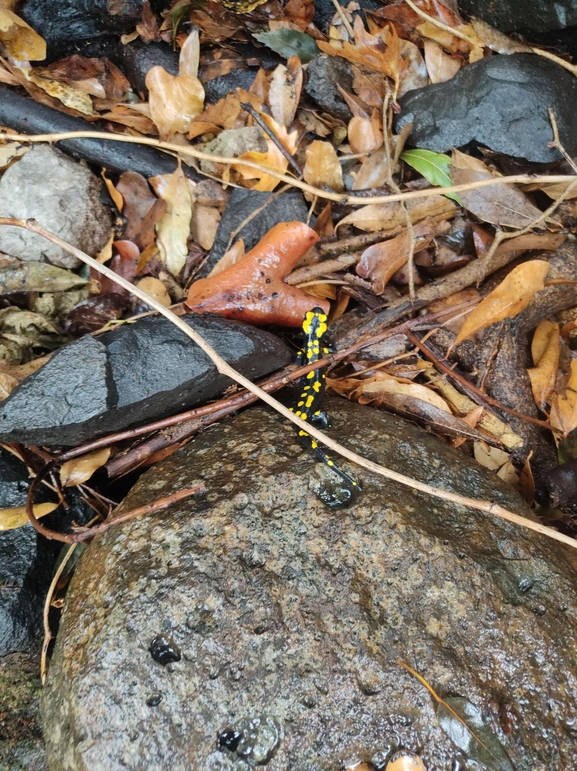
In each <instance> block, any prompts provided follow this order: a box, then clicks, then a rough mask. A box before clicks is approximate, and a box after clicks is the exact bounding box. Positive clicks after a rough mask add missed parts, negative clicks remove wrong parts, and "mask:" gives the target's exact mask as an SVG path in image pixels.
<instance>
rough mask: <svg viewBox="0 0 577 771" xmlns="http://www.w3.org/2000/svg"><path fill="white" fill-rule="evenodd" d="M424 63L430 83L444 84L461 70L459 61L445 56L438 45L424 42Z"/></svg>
mask: <svg viewBox="0 0 577 771" xmlns="http://www.w3.org/2000/svg"><path fill="white" fill-rule="evenodd" d="M425 63H426V65H427V72H428V73H429V78H430V80H431V83H445V81H447V80H451V78H452V77H454V76H455V75H456V74H457V73H458V72H459V70H460V69H461V63H462V62H461V60H460V59H457V58H453V57H452V56H449V55H448V54H446V53H445V52H444V51H443V49H442V48H441V46H440V45H439V44H438V43H435V42H433V41H432V40H425Z"/></svg>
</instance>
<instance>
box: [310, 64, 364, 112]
mask: <svg viewBox="0 0 577 771" xmlns="http://www.w3.org/2000/svg"><path fill="white" fill-rule="evenodd" d="M337 86H340V87H341V88H342V89H344V90H345V91H348V92H352V90H353V73H352V70H351V66H350V64H349V63H348V62H347V61H345V60H344V59H339V58H338V57H336V56H319V57H317V58H316V59H313V60H312V62H311V63H310V64H309V66H308V69H307V84H306V86H305V91H306V92H307V94H308V95H309V96H311V97H312V98H313V99H314V100H315V102H316V103H317V104H318V106H319V107H320V108H321V109H323V110H325V111H326V112H328V113H329V115H332V116H333V117H335V118H340V120H344V121H348V120H349V119H350V117H351V111H350V110H349V108H348V106H347V103H346V102H345V100H344V99H343V97H342V96H341V93H340V91H339V89H338V88H337Z"/></svg>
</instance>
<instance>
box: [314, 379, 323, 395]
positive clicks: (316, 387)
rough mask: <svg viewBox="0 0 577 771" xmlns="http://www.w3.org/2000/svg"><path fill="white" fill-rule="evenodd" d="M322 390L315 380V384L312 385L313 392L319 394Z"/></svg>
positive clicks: (318, 382) (318, 381) (319, 383)
mask: <svg viewBox="0 0 577 771" xmlns="http://www.w3.org/2000/svg"><path fill="white" fill-rule="evenodd" d="M321 388H322V385H321V382H320V380H317V381H316V382H315V383H313V391H315V392H316V393H317V394H318V393H320V391H321Z"/></svg>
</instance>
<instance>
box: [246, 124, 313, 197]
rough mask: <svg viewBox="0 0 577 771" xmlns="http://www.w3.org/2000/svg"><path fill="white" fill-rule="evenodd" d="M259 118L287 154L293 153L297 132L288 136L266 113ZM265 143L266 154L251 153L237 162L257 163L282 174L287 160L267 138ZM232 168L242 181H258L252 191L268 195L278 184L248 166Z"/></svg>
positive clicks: (266, 175) (261, 172)
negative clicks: (274, 135)
mask: <svg viewBox="0 0 577 771" xmlns="http://www.w3.org/2000/svg"><path fill="white" fill-rule="evenodd" d="M261 118H262V119H263V120H264V122H265V123H266V124H267V126H268V127H269V128H270V129H271V131H273V132H274V133H275V134H276V136H277V137H278V139H279V140H280V141H281V143H282V144H283V145H284V147H285V148H286V149H287V150H288V151H289V153H291V154H292V153H294V152H295V151H296V149H297V137H298V132H297V131H292V132H291V133H290V134H289V133H288V132H287V130H286V128H285V127H284V126H280V125H279V124H278V123H277V122H276V121H275V120H274V118H271V117H270V115H267V114H266V113H262V114H261ZM266 143H267V147H268V150H267V152H266V153H258V152H255V151H251V152H249V153H244V155H241V156H240V157H239V159H238V160H239V161H253V162H254V163H259V164H260V165H261V166H266V167H267V168H269V169H273V170H274V171H278V172H279V173H280V174H284V173H285V171H286V170H287V168H288V161H287V159H286V158H285V157H284V155H283V154H282V153H281V151H280V150H279V149H278V147H277V146H276V145H275V144H274V142H273V141H272V140H271V139H270V138H269V137H267V138H266ZM233 168H234V169H236V171H238V172H239V174H240V175H241V176H242V178H243V179H256V180H258V182H257V184H256V185H255V186H254V188H253V190H260V191H262V192H265V193H268V192H270V191H271V190H274V189H275V187H276V186H277V185H278V183H279V182H280V180H278V179H276V178H275V177H271V176H270V174H266V173H265V172H263V171H258V170H257V169H251V168H249V167H248V166H243V164H242V163H235V164H233Z"/></svg>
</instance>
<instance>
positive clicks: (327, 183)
mask: <svg viewBox="0 0 577 771" xmlns="http://www.w3.org/2000/svg"><path fill="white" fill-rule="evenodd" d="M303 177H304V178H305V181H306V182H308V183H309V185H313V186H314V187H320V188H327V187H328V188H330V189H331V190H335V191H336V192H337V193H340V192H342V191H343V190H344V185H343V170H342V167H341V164H340V163H339V159H338V157H337V154H336V151H335V148H334V146H333V145H332V143H331V142H321V141H320V140H315V141H314V142H311V144H310V145H309V146H308V147H307V149H306V163H305V166H304V169H303Z"/></svg>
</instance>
